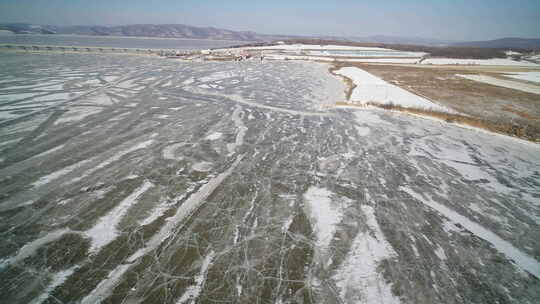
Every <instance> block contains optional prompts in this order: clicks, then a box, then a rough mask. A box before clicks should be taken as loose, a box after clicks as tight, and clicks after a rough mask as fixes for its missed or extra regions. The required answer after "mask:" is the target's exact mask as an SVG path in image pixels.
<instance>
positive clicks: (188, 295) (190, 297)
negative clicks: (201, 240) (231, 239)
mask: <svg viewBox="0 0 540 304" xmlns="http://www.w3.org/2000/svg"><path fill="white" fill-rule="evenodd" d="M215 257H216V254H215V252H214V251H212V252H210V253H209V254H208V255H207V256H206V257H205V258H204V260H203V263H202V266H201V271H200V272H199V275H198V276H196V277H195V285H192V286H189V287H188V288H187V289H186V291H185V292H184V294H183V295H182V297H180V299H178V301H177V302H176V303H177V304H183V303H186V302H188V301H189V302H192V301H194V300H195V299H197V298H198V297H199V295H200V293H201V290H202V288H203V287H204V282H205V281H206V276H207V274H208V269H209V268H210V266H211V265H212V261H213V260H214V258H215Z"/></svg>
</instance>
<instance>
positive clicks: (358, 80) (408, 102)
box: [336, 67, 450, 112]
mask: <svg viewBox="0 0 540 304" xmlns="http://www.w3.org/2000/svg"><path fill="white" fill-rule="evenodd" d="M336 74H339V75H343V76H345V77H348V78H350V79H351V80H352V81H353V82H354V84H355V85H356V88H354V90H353V92H352V95H351V98H350V101H351V102H353V103H357V104H367V103H378V104H394V105H398V106H402V107H406V108H420V109H431V110H436V111H446V112H447V111H450V110H449V109H447V108H446V107H443V106H440V105H437V104H435V103H433V102H431V101H429V100H427V99H425V98H423V97H420V96H418V95H415V94H413V93H411V92H409V91H406V90H404V89H402V88H400V87H398V86H395V85H393V84H390V83H388V82H386V81H384V80H382V79H380V78H378V77H377V76H375V75H372V74H370V73H368V72H366V71H364V70H362V69H360V68H356V67H345V68H342V69H340V70H338V71H336Z"/></svg>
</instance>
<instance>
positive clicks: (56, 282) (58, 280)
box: [30, 265, 79, 304]
mask: <svg viewBox="0 0 540 304" xmlns="http://www.w3.org/2000/svg"><path fill="white" fill-rule="evenodd" d="M77 268H79V266H78V265H75V266H72V267H70V268H68V269H66V270H62V271H59V272H57V273H55V274H54V276H53V277H52V280H51V283H50V284H49V285H48V286H47V288H45V290H44V291H43V292H42V293H41V294H40V295H39V296H38V297H37V298H35V299H34V300H32V302H30V304H41V303H43V302H44V301H45V300H47V298H49V295H50V294H51V292H53V291H54V289H56V287H58V286H61V285H62V284H64V282H65V281H66V280H67V278H68V277H69V276H71V275H72V274H73V273H74V272H75V270H77Z"/></svg>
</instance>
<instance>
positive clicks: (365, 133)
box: [356, 127, 371, 136]
mask: <svg viewBox="0 0 540 304" xmlns="http://www.w3.org/2000/svg"><path fill="white" fill-rule="evenodd" d="M356 131H357V132H358V135H360V136H368V135H369V134H370V133H371V130H370V129H369V128H368V127H356Z"/></svg>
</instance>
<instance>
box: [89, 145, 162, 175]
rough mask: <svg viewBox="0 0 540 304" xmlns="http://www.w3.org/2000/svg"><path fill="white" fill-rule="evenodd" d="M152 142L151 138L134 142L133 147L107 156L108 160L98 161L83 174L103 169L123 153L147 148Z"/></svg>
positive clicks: (118, 158) (122, 155)
mask: <svg viewBox="0 0 540 304" xmlns="http://www.w3.org/2000/svg"><path fill="white" fill-rule="evenodd" d="M152 143H154V140H153V139H151V140H147V141H143V142H140V143H138V144H136V145H135V146H133V147H130V148H128V149H125V150H122V151H120V152H118V153H116V154H115V155H114V156H113V157H111V158H109V159H108V160H106V161H104V162H102V163H100V164H99V165H97V166H95V167H94V168H92V169H90V170H88V171H86V172H85V174H84V176H88V175H90V174H92V173H94V172H96V171H97V170H100V169H103V168H105V167H107V166H108V165H110V164H112V163H114V162H116V161H119V160H120V159H121V158H122V157H124V156H125V155H127V154H129V153H131V152H135V151H137V150H140V149H145V148H148V147H149V146H150V145H152Z"/></svg>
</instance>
